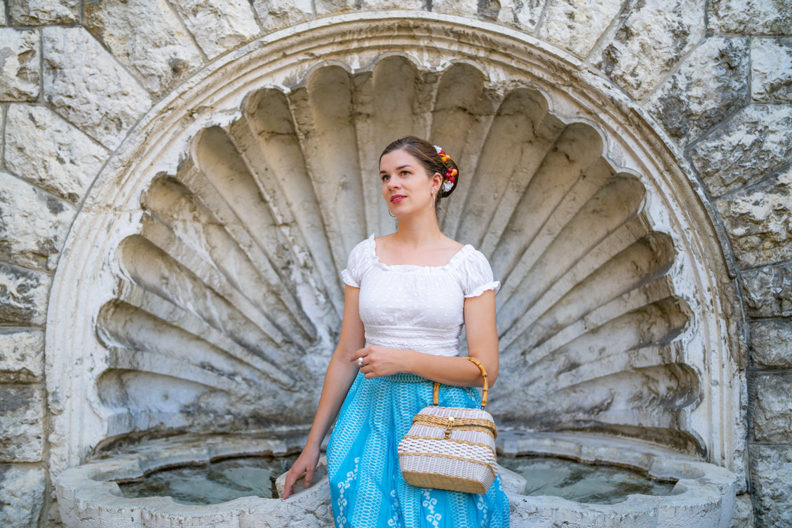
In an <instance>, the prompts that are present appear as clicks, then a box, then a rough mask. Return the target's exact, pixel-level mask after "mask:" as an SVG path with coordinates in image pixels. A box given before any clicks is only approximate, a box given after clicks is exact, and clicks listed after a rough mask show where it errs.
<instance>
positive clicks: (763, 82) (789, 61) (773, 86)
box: [751, 38, 792, 103]
mask: <svg viewBox="0 0 792 528" xmlns="http://www.w3.org/2000/svg"><path fill="white" fill-rule="evenodd" d="M751 97H752V98H753V100H754V101H760V102H766V103H790V102H792V38H783V39H780V38H779V39H774V38H754V39H752V40H751Z"/></svg>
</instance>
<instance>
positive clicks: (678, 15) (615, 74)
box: [598, 0, 705, 99]
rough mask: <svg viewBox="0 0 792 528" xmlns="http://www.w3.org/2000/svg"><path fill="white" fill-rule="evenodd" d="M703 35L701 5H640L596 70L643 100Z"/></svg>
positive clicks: (681, 0) (659, 1) (686, 0)
mask: <svg viewBox="0 0 792 528" xmlns="http://www.w3.org/2000/svg"><path fill="white" fill-rule="evenodd" d="M619 5H621V2H619ZM704 31H705V28H704V4H703V3H702V2H700V1H697V0H673V1H670V2H669V1H666V0H646V2H639V3H638V4H637V5H636V9H635V10H634V11H632V12H630V14H629V15H628V16H627V18H626V19H625V21H624V22H623V23H622V25H621V26H620V27H619V29H618V31H617V32H616V35H615V36H614V39H613V41H612V42H611V43H610V44H609V45H608V46H607V47H606V48H605V49H604V50H603V52H602V58H601V60H600V62H599V64H598V66H599V67H600V68H601V69H602V70H603V71H604V72H605V73H606V74H607V75H608V77H610V78H611V79H613V81H614V82H616V84H618V85H619V86H621V87H622V88H624V90H625V91H627V93H628V94H630V95H631V96H632V97H633V98H635V99H643V98H644V97H646V96H647V95H648V94H649V93H650V92H651V91H652V90H653V89H654V88H655V87H657V86H658V84H659V83H660V82H662V80H663V78H664V77H665V75H666V74H667V73H668V72H670V71H671V69H672V68H673V67H674V66H675V65H676V64H678V63H679V61H680V59H682V57H683V56H684V55H685V54H686V53H687V52H688V51H690V50H691V49H693V47H694V46H695V45H696V44H697V43H698V42H700V41H701V40H702V39H703V38H704Z"/></svg>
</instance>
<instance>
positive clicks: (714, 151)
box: [690, 104, 792, 197]
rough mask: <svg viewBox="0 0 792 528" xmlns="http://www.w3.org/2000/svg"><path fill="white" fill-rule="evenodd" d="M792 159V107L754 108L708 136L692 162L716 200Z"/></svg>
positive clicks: (694, 152)
mask: <svg viewBox="0 0 792 528" xmlns="http://www.w3.org/2000/svg"><path fill="white" fill-rule="evenodd" d="M790 157H792V106H786V105H764V104H754V105H750V106H748V107H746V108H744V109H743V110H741V111H739V112H738V113H737V114H735V115H733V116H732V117H731V118H729V120H728V121H726V122H725V123H724V125H723V126H721V127H719V128H718V129H717V130H715V131H714V132H712V133H711V134H709V135H708V136H705V137H704V139H703V140H702V141H701V142H699V143H697V144H696V146H695V147H693V148H692V149H691V150H690V159H691V160H692V162H693V165H694V166H695V167H696V170H697V171H698V173H699V175H700V176H701V178H702V180H703V181H704V184H705V185H706V186H707V188H708V190H709V192H710V193H711V194H712V195H713V196H716V197H717V196H720V195H721V194H724V193H726V192H729V191H732V190H734V189H737V188H739V187H742V186H743V185H745V184H746V183H749V182H751V181H756V180H758V179H759V177H761V176H763V175H765V174H767V173H768V172H771V171H773V170H775V169H777V168H780V167H782V166H783V165H786V164H787V163H788V162H789V159H790Z"/></svg>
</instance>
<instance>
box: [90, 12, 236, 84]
mask: <svg viewBox="0 0 792 528" xmlns="http://www.w3.org/2000/svg"><path fill="white" fill-rule="evenodd" d="M84 16H85V22H84V23H85V26H86V27H87V28H88V30H89V31H90V32H91V33H93V35H94V36H96V38H97V39H99V40H100V41H101V42H104V44H105V45H106V46H107V48H108V49H109V50H110V52H111V53H112V54H113V55H114V56H115V57H116V58H117V59H118V61H119V62H121V63H122V64H124V65H125V66H126V67H127V68H129V69H130V70H131V71H133V72H135V74H136V75H137V77H138V78H139V79H140V82H141V83H142V84H143V86H144V87H145V88H146V90H148V91H149V92H151V93H152V94H154V95H162V94H163V93H165V92H166V91H167V90H168V89H169V88H170V87H171V86H173V84H174V83H175V82H176V81H178V80H180V79H183V78H184V77H185V76H186V75H187V74H188V73H190V72H191V71H193V70H194V69H195V68H197V67H198V66H199V65H200V64H201V62H202V60H203V58H202V57H201V52H200V51H199V50H198V48H197V47H196V45H195V43H194V42H193V39H192V37H191V36H190V34H189V33H188V31H187V30H186V29H185V28H184V26H183V25H182V23H181V21H180V20H179V17H178V16H177V15H176V13H175V12H174V11H173V9H172V8H171V7H170V5H169V4H168V3H167V2H166V1H165V0H105V1H102V2H96V3H93V2H92V3H86V4H85V15H84ZM142 20H145V21H146V23H145V24H141V21H142ZM208 30H209V28H207V31H208ZM130 35H134V38H130V37H129V36H130ZM217 38H218V41H220V40H222V36H221V35H217Z"/></svg>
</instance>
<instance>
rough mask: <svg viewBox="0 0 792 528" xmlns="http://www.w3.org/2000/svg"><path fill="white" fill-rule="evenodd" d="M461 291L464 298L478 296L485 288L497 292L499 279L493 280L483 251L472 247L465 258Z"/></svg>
mask: <svg viewBox="0 0 792 528" xmlns="http://www.w3.org/2000/svg"><path fill="white" fill-rule="evenodd" d="M462 272H463V276H462V293H463V294H464V296H465V298H470V297H478V296H479V295H481V294H482V293H484V292H485V291H486V290H495V293H498V290H499V289H500V281H496V280H494V278H493V276H492V267H490V263H489V261H488V260H487V257H485V256H484V253H482V252H481V251H479V250H477V249H474V250H473V251H471V252H470V254H469V255H468V257H467V258H466V259H465V263H464V265H463V266H462Z"/></svg>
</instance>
